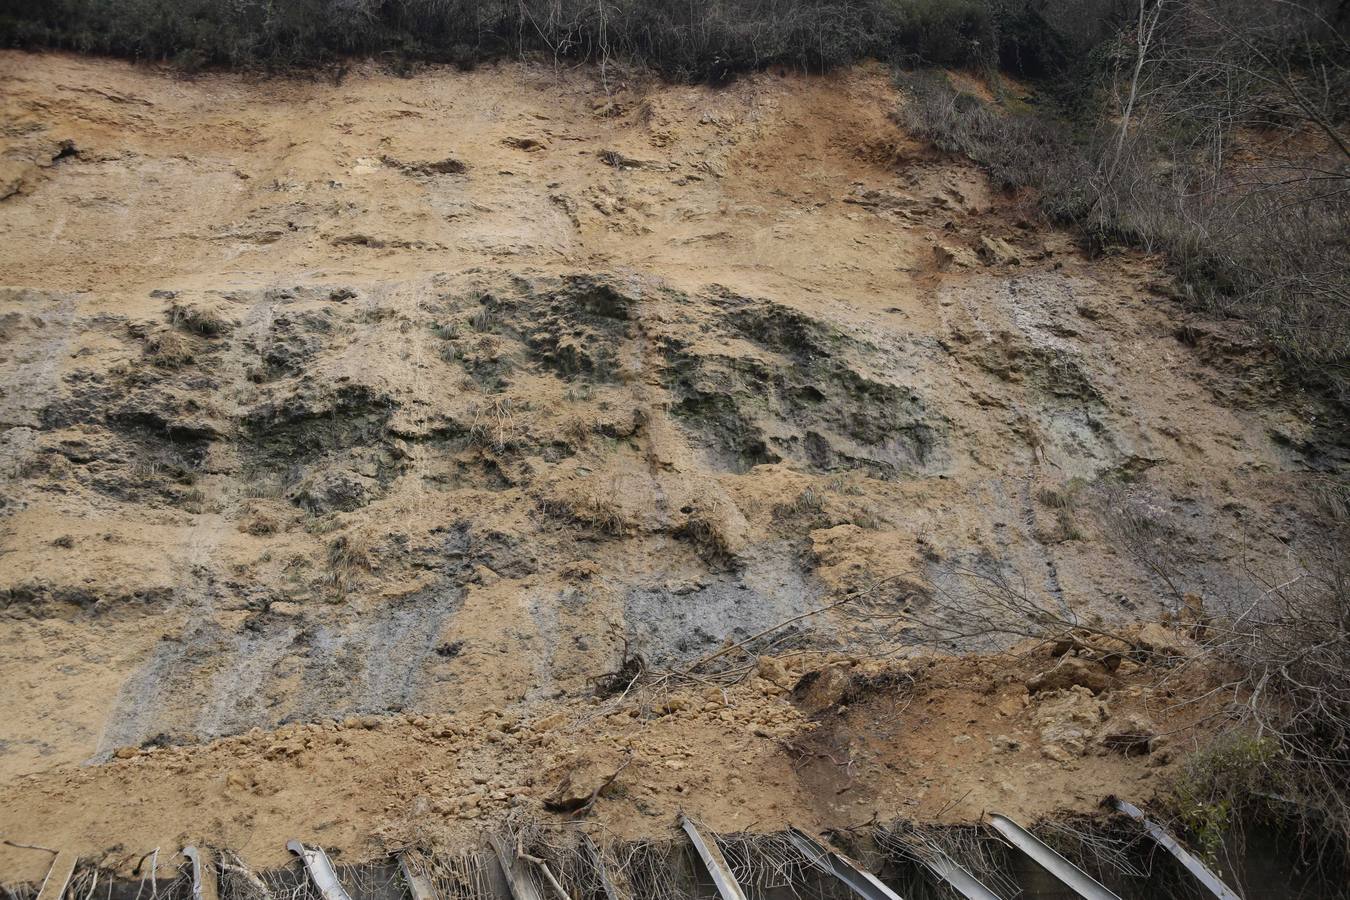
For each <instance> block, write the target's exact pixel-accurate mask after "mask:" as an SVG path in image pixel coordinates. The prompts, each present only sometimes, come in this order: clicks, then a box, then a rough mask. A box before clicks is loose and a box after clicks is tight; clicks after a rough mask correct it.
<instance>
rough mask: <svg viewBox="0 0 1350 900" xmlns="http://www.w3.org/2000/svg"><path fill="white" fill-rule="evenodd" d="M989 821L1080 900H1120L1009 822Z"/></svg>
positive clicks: (998, 818)
mask: <svg viewBox="0 0 1350 900" xmlns="http://www.w3.org/2000/svg"><path fill="white" fill-rule="evenodd" d="M989 821H990V823H992V824H993V826H994V828H995V830H997V831H998V833H999V834H1001V835H1003V837H1004V838H1005V839H1006V840H1007V841H1008V843H1010V844H1012V845H1013V846H1014V847H1016V848H1017V849H1018V850H1021V851H1022V852H1023V853H1024V854H1026V855H1027V856H1028V857H1030V858H1031V859H1032V860H1034V861H1035V862H1036V863H1037V865H1039V866H1040V867H1041V868H1043V869H1045V870H1046V871H1047V872H1049V873H1050V874H1051V875H1053V876H1055V878H1057V879H1059V881H1060V882H1061V883H1062V884H1063V885H1064V886H1065V887H1067V888H1069V890H1071V891H1073V892H1074V893H1075V894H1077V895H1078V896H1080V897H1082V898H1084V900H1120V898H1119V897H1118V896H1116V895H1115V894H1113V893H1112V892H1111V891H1109V890H1107V888H1106V886H1105V885H1103V884H1102V883H1101V882H1099V881H1098V880H1097V879H1095V878H1093V877H1092V876H1091V875H1089V874H1088V873H1086V872H1084V871H1083V870H1082V869H1080V868H1078V867H1077V866H1075V865H1074V864H1073V863H1071V862H1069V861H1068V860H1067V859H1065V858H1064V857H1062V856H1060V855H1059V854H1058V853H1056V852H1055V851H1054V849H1052V848H1051V847H1050V846H1048V845H1047V844H1045V843H1044V842H1043V841H1042V840H1041V839H1040V838H1038V837H1036V835H1034V834H1032V833H1031V832H1030V831H1027V830H1026V829H1025V828H1023V827H1022V826H1021V825H1018V824H1017V823H1016V822H1014V821H1013V820H1012V819H1010V818H1008V817H1007V816H1000V815H998V814H997V813H992V814H990V816H989Z"/></svg>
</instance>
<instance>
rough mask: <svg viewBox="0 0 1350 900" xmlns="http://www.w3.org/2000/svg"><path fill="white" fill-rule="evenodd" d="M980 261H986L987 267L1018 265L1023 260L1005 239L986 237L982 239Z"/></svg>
mask: <svg viewBox="0 0 1350 900" xmlns="http://www.w3.org/2000/svg"><path fill="white" fill-rule="evenodd" d="M979 254H980V259H982V260H984V263H985V265H987V266H1001V265H1013V266H1015V265H1018V264H1019V263H1021V261H1022V260H1021V258H1020V256H1019V255H1018V252H1017V249H1016V248H1015V247H1013V245H1012V244H1009V243H1008V242H1007V241H1005V240H1004V239H1003V238H997V237H989V236H988V235H984V236H983V237H981V238H980V246H979Z"/></svg>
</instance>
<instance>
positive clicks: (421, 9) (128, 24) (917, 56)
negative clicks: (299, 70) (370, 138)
mask: <svg viewBox="0 0 1350 900" xmlns="http://www.w3.org/2000/svg"><path fill="white" fill-rule="evenodd" d="M1030 6H1031V4H1030V3H1029V2H1028V0H692V2H690V0H602V2H596V0H231V2H221V0H11V2H10V3H9V4H8V5H7V8H6V11H4V12H0V41H2V42H3V43H4V44H6V45H9V46H18V47H54V48H63V49H72V50H80V51H85V52H94V53H107V54H114V55H118V56H126V57H131V58H133V59H151V60H172V61H176V62H178V63H179V64H180V65H183V66H185V67H188V68H196V67H200V66H203V65H223V66H234V67H254V66H259V67H265V68H269V69H275V68H285V67H289V66H296V65H315V64H322V63H326V62H329V61H332V60H335V59H338V58H341V57H343V56H348V55H353V54H356V55H379V56H382V57H384V58H386V59H388V60H390V61H391V62H392V63H393V64H394V68H395V69H396V70H399V71H406V69H407V62H408V61H412V60H430V61H438V62H449V63H453V64H455V65H458V66H460V67H462V68H470V67H472V66H473V65H475V64H477V63H478V62H481V61H483V60H490V59H494V58H497V57H501V56H504V55H510V54H518V53H524V52H541V53H544V54H546V55H548V56H549V57H552V58H554V59H563V58H566V59H586V60H595V61H605V60H608V59H615V58H621V59H624V60H626V61H629V62H633V63H638V64H643V65H647V66H650V67H652V68H654V69H657V70H658V71H660V72H662V73H663V74H665V75H666V76H668V77H671V78H676V79H682V80H703V79H713V80H715V79H719V78H723V77H726V76H728V75H731V74H733V73H736V72H740V71H746V70H750V69H755V68H759V67H763V66H767V65H772V64H781V65H790V66H794V67H799V68H804V69H821V68H826V67H830V66H838V65H844V64H847V63H851V62H854V61H857V60H859V59H862V58H864V57H878V58H886V59H897V60H899V59H905V60H909V61H920V62H933V63H940V64H954V65H958V64H967V63H972V62H976V61H978V60H983V59H992V58H993V56H994V54H995V53H996V52H997V48H996V44H997V33H998V27H997V22H998V21H999V20H1000V18H1001V17H1002V18H1007V19H1009V20H1010V21H1011V20H1017V21H1019V22H1021V21H1024V20H1025V17H1024V16H1023V15H1022V13H1021V10H1022V9H1023V8H1029V7H1030ZM1004 7H1015V8H1016V9H1013V10H1011V11H1009V10H1005V9H1004ZM1019 17H1020V18H1019ZM1026 31H1027V29H1026V28H1024V29H1023V33H1022V34H1021V36H1020V37H1019V39H1018V41H1019V43H1018V49H1017V50H1016V51H1015V52H1013V53H1012V54H1011V56H1010V58H1022V57H1024V56H1028V55H1034V54H1029V53H1028V51H1026V50H1025V49H1024V48H1023V44H1025V43H1027V40H1026Z"/></svg>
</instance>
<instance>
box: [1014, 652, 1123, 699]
mask: <svg viewBox="0 0 1350 900" xmlns="http://www.w3.org/2000/svg"><path fill="white" fill-rule="evenodd" d="M1115 683H1116V680H1115V679H1114V678H1112V677H1111V673H1110V672H1108V671H1107V669H1106V667H1105V666H1104V665H1102V664H1101V663H1099V662H1096V661H1095V660H1086V659H1081V658H1079V657H1077V656H1066V657H1064V658H1063V659H1061V660H1060V661H1059V663H1058V664H1056V665H1055V667H1054V668H1052V669H1047V670H1046V671H1044V672H1041V673H1039V674H1036V675H1033V676H1031V677H1030V678H1028V679H1027V690H1028V691H1030V692H1031V693H1033V694H1040V693H1044V692H1046V691H1062V690H1067V689H1068V688H1072V687H1084V688H1087V689H1088V690H1089V691H1091V692H1092V693H1094V694H1100V693H1101V692H1102V691H1105V690H1108V689H1110V688H1111V687H1114V686H1115Z"/></svg>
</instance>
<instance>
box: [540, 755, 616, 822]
mask: <svg viewBox="0 0 1350 900" xmlns="http://www.w3.org/2000/svg"><path fill="white" fill-rule="evenodd" d="M625 765H627V760H626V759H625V758H624V757H623V756H622V755H620V754H619V753H618V752H617V751H613V750H594V751H589V752H587V753H585V754H578V755H577V756H575V757H573V758H571V759H569V760H567V761H566V762H564V763H562V764H560V765H557V766H554V767H553V768H552V769H551V770H549V772H548V773H547V774H546V775H545V776H544V778H545V780H546V781H551V782H554V783H555V784H556V785H557V786H556V787H554V789H553V790H552V791H550V792H549V794H548V796H546V797H545V798H544V808H545V809H549V810H552V811H553V812H580V811H582V810H584V809H586V808H588V807H589V806H590V805H591V804H592V803H594V802H595V799H596V798H597V797H599V796H600V795H601V794H602V793H604V791H605V789H606V788H607V787H609V786H610V785H611V784H613V783H614V780H615V779H616V778H617V777H618V774H619V772H620V771H622V770H623V767H624V766H625Z"/></svg>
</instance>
